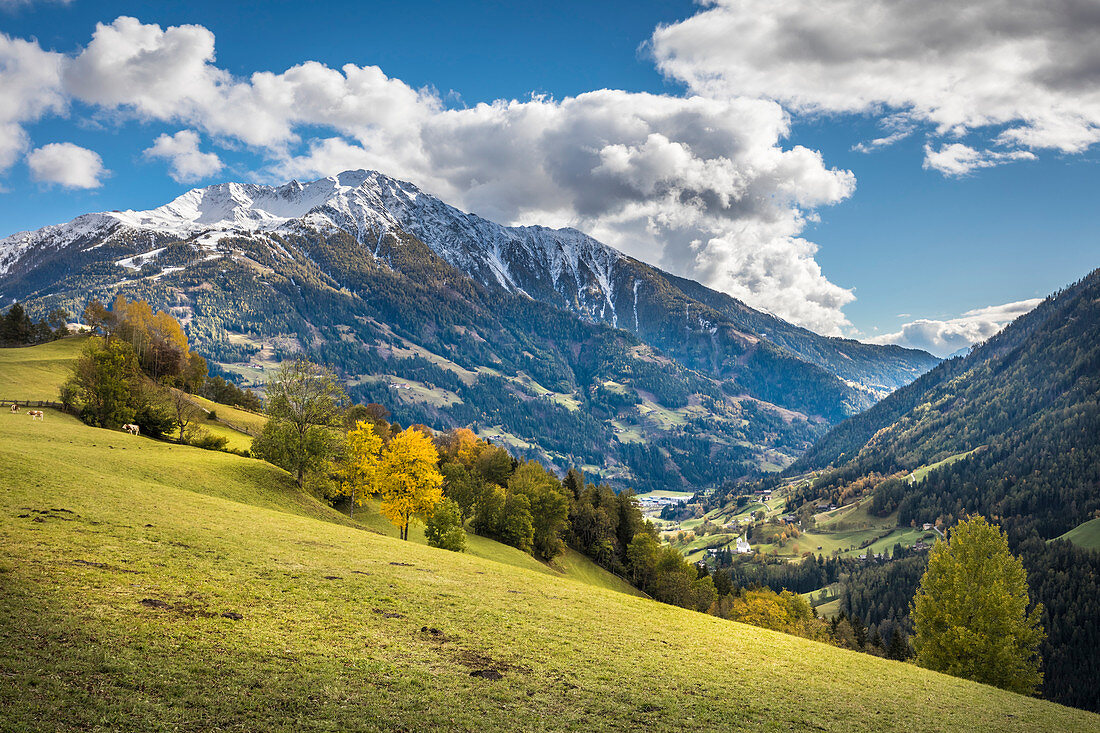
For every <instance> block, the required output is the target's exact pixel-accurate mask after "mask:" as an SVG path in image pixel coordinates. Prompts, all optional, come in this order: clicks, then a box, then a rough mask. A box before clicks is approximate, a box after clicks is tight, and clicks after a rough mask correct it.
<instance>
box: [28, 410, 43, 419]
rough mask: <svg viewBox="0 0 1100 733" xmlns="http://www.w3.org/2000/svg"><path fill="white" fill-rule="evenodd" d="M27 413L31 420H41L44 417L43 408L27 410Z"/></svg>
mask: <svg viewBox="0 0 1100 733" xmlns="http://www.w3.org/2000/svg"><path fill="white" fill-rule="evenodd" d="M27 414H28V415H30V416H31V420H41V419H42V411H41V410H27Z"/></svg>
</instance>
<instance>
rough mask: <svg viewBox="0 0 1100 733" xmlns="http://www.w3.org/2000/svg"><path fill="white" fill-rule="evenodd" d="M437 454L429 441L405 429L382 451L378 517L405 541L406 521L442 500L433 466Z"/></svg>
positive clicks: (438, 477) (422, 434) (435, 468)
mask: <svg viewBox="0 0 1100 733" xmlns="http://www.w3.org/2000/svg"><path fill="white" fill-rule="evenodd" d="M438 462H439V453H438V452H437V451H436V449H435V444H434V443H433V442H432V439H431V438H429V437H428V436H427V435H425V434H424V433H423V432H421V431H420V430H417V429H415V428H407V429H405V430H403V431H402V432H400V433H398V434H397V435H395V436H394V438H393V439H392V440H391V441H390V443H389V445H387V446H386V448H385V449H384V450H383V451H382V458H381V465H380V469H381V470H380V473H381V476H380V480H379V488H380V494H381V497H382V514H384V515H385V516H386V518H387V519H389V520H390V521H391V522H392V523H393V524H394V526H395V527H397V528H399V529H400V530H401V539H403V540H407V539H408V538H409V521H410V520H411V519H412V518H413V516H414V515H416V514H427V513H428V512H431V511H432V509H434V508H435V505H436V504H437V503H439V500H440V499H442V498H443V475H442V474H440V473H439V469H438V468H437V466H436V464H437V463H438Z"/></svg>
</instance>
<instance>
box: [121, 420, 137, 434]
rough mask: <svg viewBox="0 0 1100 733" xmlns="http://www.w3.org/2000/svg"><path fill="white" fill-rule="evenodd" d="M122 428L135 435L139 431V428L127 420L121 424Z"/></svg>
mask: <svg viewBox="0 0 1100 733" xmlns="http://www.w3.org/2000/svg"><path fill="white" fill-rule="evenodd" d="M122 429H123V430H125V431H126V432H127V433H129V434H130V435H137V434H138V433H140V432H141V429H140V428H139V427H138V426H137V425H135V424H133V423H129V422H128V423H126V424H125V425H123V426H122Z"/></svg>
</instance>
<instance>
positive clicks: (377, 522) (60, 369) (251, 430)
mask: <svg viewBox="0 0 1100 733" xmlns="http://www.w3.org/2000/svg"><path fill="white" fill-rule="evenodd" d="M86 341H87V337H77V338H73V339H66V340H64V341H57V342H53V343H50V344H45V345H41V346H32V347H26V348H16V349H2V350H0V357H3V365H4V367H5V369H4V370H2V371H0V394H3V395H5V396H6V397H8V398H11V399H32V400H33V399H43V400H55V399H57V392H58V388H59V387H60V385H61V383H62V382H63V381H64V380H65V379H67V378H68V376H69V370H70V368H71V367H72V363H73V360H75V359H76V357H77V356H78V355H79V354H80V351H81V349H83V348H84V344H85V342H86ZM42 365H48V367H45V366H42ZM27 395H31V396H27ZM35 395H42V396H35ZM191 401H192V402H193V403H194V404H195V405H197V406H198V407H200V408H201V409H203V410H205V411H206V412H207V417H206V418H205V419H204V420H201V421H200V422H199V423H198V425H199V427H201V428H202V429H203V430H206V431H207V432H209V433H212V434H213V435H217V436H222V437H224V438H226V440H227V441H228V444H227V447H228V448H230V449H232V450H246V449H248V448H250V447H251V445H252V435H253V434H258V433H259V432H260V431H261V430H263V426H264V423H265V421H266V418H265V417H264V416H263V415H260V414H257V413H254V412H249V411H247V410H242V409H239V408H236V407H230V406H228V405H222V404H219V403H217V402H213V401H212V400H208V399H206V398H205V397H197V396H192V397H191ZM210 414H216V418H211V417H210V416H209V415H210ZM242 431H246V432H242ZM160 447H161V448H167V449H168V450H171V447H170V446H160ZM145 448H146V449H147V450H157V447H156V444H152V445H146V446H145ZM178 448H179V446H177V449H178ZM110 449H113V447H112V448H110ZM158 455H159V454H158ZM156 460H162V458H161V459H155V460H154V463H155V462H156ZM264 480H267V479H264ZM355 519H356V521H357V522H358V523H359V524H360V525H361V526H364V527H367V528H369V529H371V530H373V531H375V532H380V533H382V534H388V535H390V536H394V537H396V536H397V528H396V527H394V526H393V525H392V524H390V522H389V521H388V520H386V519H385V518H384V517H382V516H381V515H380V514H379V513H378V504H377V502H375V503H372V504H371V505H370V506H369V507H367V508H366V509H365V510H362V509H361V510H360V511H359V513H358V514H357V515H356V516H355ZM409 539H410V540H412V541H413V542H419V543H420V544H427V540H426V539H425V538H424V530H423V527H413V528H412V530H411V532H410V535H409ZM467 552H469V553H470V554H472V555H474V556H475V557H481V558H484V559H487V560H495V561H496V562H502V563H505V564H507V565H514V566H516V567H520V568H526V569H528V570H533V571H535V572H541V573H545V574H548V575H552V576H555V577H561V576H564V577H568V578H574V579H577V580H581V581H582V582H585V583H590V584H593V585H598V586H600V587H602V588H610V589H612V590H617V591H620V592H622V593H630V594H633V595H638V596H642V595H645V594H643V593H641V592H640V591H639V590H637V589H636V588H634V587H633V586H631V585H630V584H629V583H627V582H625V581H623V580H622V579H621V578H618V577H616V576H615V575H614V574H612V573H610V572H608V571H607V570H605V569H604V568H601V567H600V566H599V565H596V564H595V563H594V562H593V561H592V560H591V559H589V558H587V557H585V556H584V555H581V554H580V553H573V552H570V553H569V554H567V555H566V556H564V557H561V558H559V559H558V560H557V561H556V562H555V563H554V567H553V568H551V567H548V566H547V565H546V564H544V563H542V562H540V561H538V560H536V559H535V558H533V557H532V556H531V555H529V554H527V553H526V552H523V551H522V550H518V549H516V548H514V547H509V546H507V545H504V544H501V543H499V542H495V541H493V540H490V539H486V538H484V537H478V536H477V535H473V534H470V535H468V537H467Z"/></svg>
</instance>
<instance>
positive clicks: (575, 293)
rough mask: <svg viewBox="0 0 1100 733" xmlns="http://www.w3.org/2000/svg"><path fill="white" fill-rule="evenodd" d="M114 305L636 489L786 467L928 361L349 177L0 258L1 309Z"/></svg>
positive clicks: (16, 248)
mask: <svg viewBox="0 0 1100 733" xmlns="http://www.w3.org/2000/svg"><path fill="white" fill-rule="evenodd" d="M116 292H124V293H126V294H127V295H129V296H131V297H133V296H139V297H144V298H146V299H148V300H150V302H152V303H153V304H154V305H156V306H159V307H165V308H171V309H173V310H172V312H173V313H174V314H175V315H177V317H179V318H180V319H181V320H183V321H184V322H185V323H186V324H187V327H188V330H189V334H190V335H191V337H192V340H193V341H194V342H195V344H196V346H197V348H198V349H199V350H200V351H201V352H202V353H204V354H205V355H208V356H210V357H212V359H213V360H214V361H217V362H220V363H221V364H222V366H223V367H224V368H225V369H228V370H230V371H232V372H236V373H237V374H239V375H242V376H244V377H246V378H248V379H253V380H258V381H262V378H263V370H265V369H267V368H270V366H272V365H273V364H274V363H275V362H277V361H278V359H279V358H281V357H282V356H284V355H285V354H287V353H290V352H293V351H299V350H304V351H306V352H308V353H310V354H311V355H312V356H313V357H314V358H318V359H322V360H324V361H326V362H328V363H331V364H333V365H335V366H336V367H337V368H339V369H340V370H341V371H342V372H343V374H344V375H345V376H346V377H347V378H348V379H349V380H350V381H351V383H352V384H353V386H354V390H355V394H356V396H358V397H360V398H362V399H373V400H376V401H380V402H385V403H387V404H396V410H395V416H396V417H397V418H398V419H399V420H401V421H403V422H406V423H407V422H425V423H429V424H432V425H435V426H438V427H447V426H450V425H456V424H467V423H478V425H477V427H478V429H479V431H480V432H481V433H482V434H483V435H486V436H488V435H495V436H498V439H499V440H504V441H505V442H508V443H510V444H511V446H512V448H513V449H516V450H520V451H521V452H522V451H530V453H529V454H530V455H532V456H536V455H537V456H538V457H540V458H542V459H544V460H549V461H551V462H553V463H555V464H556V465H558V466H559V467H561V466H564V465H566V464H567V463H581V464H583V465H585V467H586V469H587V470H588V471H589V472H591V473H594V474H597V475H600V476H601V477H603V478H604V479H606V480H609V481H612V482H615V483H617V484H619V485H627V484H631V485H633V486H634V487H635V488H637V489H640V490H645V489H648V488H659V487H664V486H674V487H680V488H695V487H699V486H706V485H712V484H715V483H721V482H722V481H724V480H727V479H729V478H736V477H739V476H744V475H750V474H752V473H755V472H759V471H761V470H774V469H776V468H781V467H783V466H784V465H786V464H788V463H789V462H790V461H791V460H792V459H793V458H794V457H795V456H796V455H797V454H798V453H799V452H800V451H802V450H804V449H805V448H806V447H808V446H809V444H810V442H811V441H812V439H813V438H814V437H816V436H817V435H818V434H820V432H822V431H823V429H824V428H825V427H826V426H827V425H828V424H829V423H832V422H836V421H838V420H840V419H841V418H843V417H844V416H845V415H848V414H851V413H852V412H854V411H856V410H858V409H861V408H863V407H866V406H867V405H868V404H869V403H870V402H871V401H873V399H875V397H876V396H878V395H881V394H883V393H885V392H887V391H889V390H891V389H894V388H896V387H897V386H898V385H900V384H903V383H904V382H906V381H908V380H910V379H912V378H913V377H914V376H916V375H917V374H919V373H920V372H921V371H923V370H924V369H926V368H927V367H929V366H931V365H932V364H933V363H934V362H935V360H934V359H933V358H932V357H931V356H929V355H928V354H925V353H923V352H914V351H909V350H904V349H898V348H896V347H877V346H868V345H865V344H858V343H856V342H851V341H845V340H842V339H826V338H822V337H820V336H817V335H816V334H812V333H810V332H809V331H805V330H804V329H798V328H796V327H794V326H791V325H790V324H786V323H784V322H783V321H781V320H779V319H776V318H774V317H772V316H768V315H766V314H763V313H759V312H757V311H753V310H752V309H749V308H747V307H746V306H744V305H743V304H741V303H739V302H738V301H736V300H734V299H732V298H729V297H728V296H724V295H721V294H718V293H715V292H714V291H710V290H708V289H706V288H704V287H703V286H701V285H698V284H697V283H691V282H690V281H687V280H683V279H681V278H675V277H673V276H671V275H668V274H667V273H663V272H661V271H659V270H657V269H655V268H652V267H650V266H648V265H645V264H644V263H641V262H638V261H637V260H633V259H631V258H628V257H625V256H624V255H622V254H621V253H619V252H617V251H615V250H613V249H611V248H609V247H606V246H605V245H602V244H600V243H599V242H597V241H595V240H593V239H591V238H590V237H587V236H586V235H584V234H582V233H580V232H577V231H575V230H570V229H563V230H550V229H545V228H542V227H502V226H500V225H497V224H494V223H493V222H489V221H487V220H484V219H481V218H480V217H476V216H474V215H472V214H465V213H463V212H460V211H458V210H457V209H454V208H453V207H450V206H448V205H446V204H445V203H443V202H441V201H439V200H438V199H435V198H433V197H431V196H428V195H427V194H425V193H423V192H422V191H420V190H419V189H417V188H416V187H414V186H412V185H411V184H407V183H402V182H400V181H395V180H393V179H390V178H387V177H386V176H383V175H381V174H378V173H371V172H364V171H354V172H347V173H344V174H341V175H340V176H336V177H333V178H327V179H321V180H319V181H314V182H312V183H309V184H300V183H297V182H291V183H289V184H286V185H284V186H281V187H278V188H273V187H269V186H257V185H251V184H247V185H246V184H235V183H231V184H219V185H217V186H211V187H209V188H205V189H196V190H194V191H191V192H188V193H187V194H184V195H183V196H181V197H179V198H178V199H176V200H175V201H173V202H171V203H170V204H168V205H166V206H162V207H160V208H158V209H153V210H151V211H146V212H133V211H127V212H106V213H103V214H89V215H86V216H84V217H80V218H78V219H77V220H74V222H71V223H70V224H68V225H61V226H57V227H47V228H45V229H42V230H39V231H37V232H31V233H21V234H18V235H13V236H12V237H9V238H7V239H5V240H2V241H0V297H2V298H4V299H10V298H17V299H20V300H25V301H27V302H28V303H29V305H30V306H31V307H32V308H33V307H38V308H47V307H53V306H57V305H60V306H62V307H67V308H69V309H70V310H74V311H79V310H80V309H81V308H82V307H83V304H84V302H85V301H86V299H87V298H88V297H89V296H90V295H92V296H97V297H101V298H104V299H108V300H109V299H110V298H111V297H113V294H114V293H116ZM548 305H549V306H553V307H547V306H548ZM397 390H401V391H397ZM395 392H396V394H397V396H398V397H399V399H397V400H395V399H393V396H394V394H395ZM608 446H611V447H610V449H609V448H608Z"/></svg>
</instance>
